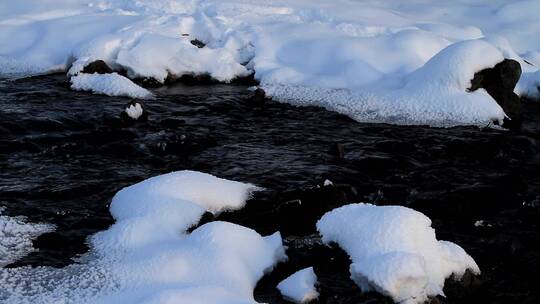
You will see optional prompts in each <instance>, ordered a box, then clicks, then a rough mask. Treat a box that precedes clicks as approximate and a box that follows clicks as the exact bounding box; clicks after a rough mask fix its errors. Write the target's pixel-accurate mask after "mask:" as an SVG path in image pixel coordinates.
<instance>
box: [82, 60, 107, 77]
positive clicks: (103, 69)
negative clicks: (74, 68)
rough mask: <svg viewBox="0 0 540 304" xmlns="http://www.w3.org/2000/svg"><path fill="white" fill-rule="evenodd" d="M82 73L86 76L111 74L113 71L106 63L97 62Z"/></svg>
mask: <svg viewBox="0 0 540 304" xmlns="http://www.w3.org/2000/svg"><path fill="white" fill-rule="evenodd" d="M82 72H83V73H86V74H94V73H98V74H110V73H112V72H113V70H112V69H111V68H110V67H109V66H108V65H107V64H106V63H105V61H103V60H96V61H93V62H91V63H90V64H88V65H87V66H85V67H84V69H83V70H82Z"/></svg>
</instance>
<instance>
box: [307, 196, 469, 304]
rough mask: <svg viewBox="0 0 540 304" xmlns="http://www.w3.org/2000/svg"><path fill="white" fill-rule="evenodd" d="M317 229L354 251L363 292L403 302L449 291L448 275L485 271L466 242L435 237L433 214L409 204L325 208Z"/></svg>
mask: <svg viewBox="0 0 540 304" xmlns="http://www.w3.org/2000/svg"><path fill="white" fill-rule="evenodd" d="M317 230H318V231H319V232H320V233H321V235H322V237H323V238H322V240H323V242H325V243H330V242H335V243H337V244H338V245H339V246H340V247H341V248H343V249H344V250H345V251H346V252H347V253H348V254H349V256H350V257H351V259H352V261H353V263H352V264H351V266H350V272H351V278H352V279H353V280H354V281H355V282H356V284H357V285H358V286H359V287H360V288H361V289H362V290H363V291H377V292H380V293H382V294H384V295H386V296H389V297H391V298H392V299H393V300H394V301H396V302H399V303H423V302H424V301H425V300H427V297H428V296H436V295H444V293H443V286H444V281H445V279H446V278H447V277H449V276H451V275H452V274H454V275H456V276H457V277H459V276H461V275H463V274H464V273H465V271H466V270H467V269H470V270H472V271H473V272H474V273H479V272H480V270H479V268H478V266H477V265H476V263H475V262H474V260H473V259H472V258H471V257H470V256H469V255H468V254H467V253H466V252H465V251H464V250H463V249H462V248H461V247H459V246H458V245H456V244H454V243H451V242H447V241H438V240H437V239H436V237H435V230H434V229H433V228H431V220H430V219H429V218H428V217H426V216H425V215H423V214H422V213H420V212H417V211H414V210H412V209H409V208H406V207H401V206H375V205H370V204H351V205H346V206H343V207H340V208H337V209H334V210H332V211H330V212H328V213H326V214H325V215H324V216H323V217H322V218H321V219H320V220H319V221H318V222H317Z"/></svg>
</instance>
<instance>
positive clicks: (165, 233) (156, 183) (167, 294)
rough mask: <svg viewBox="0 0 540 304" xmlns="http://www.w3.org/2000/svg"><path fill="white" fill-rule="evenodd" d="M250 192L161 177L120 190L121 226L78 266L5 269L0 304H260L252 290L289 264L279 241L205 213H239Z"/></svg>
mask: <svg viewBox="0 0 540 304" xmlns="http://www.w3.org/2000/svg"><path fill="white" fill-rule="evenodd" d="M256 189H257V188H256V187H255V186H253V185H251V184H245V183H240V182H234V181H228V180H224V179H220V178H217V177H214V176H212V175H209V174H204V173H200V172H194V171H179V172H172V173H169V174H165V175H161V176H156V177H153V178H150V179H148V180H145V181H142V182H140V183H138V184H135V185H132V186H130V187H126V188H124V189H122V190H121V191H119V192H118V193H117V194H116V195H115V196H114V198H113V201H112V203H111V207H110V209H111V214H112V215H113V217H114V219H115V220H116V222H115V224H113V225H112V226H111V227H110V228H109V229H108V230H105V231H102V232H99V233H97V234H95V235H93V236H92V237H91V238H90V239H89V244H90V247H91V251H90V252H89V253H88V254H86V255H85V256H84V257H83V258H82V259H81V260H80V261H79V263H77V264H72V265H70V266H67V267H64V268H61V269H56V268H52V267H37V268H25V267H23V268H14V269H0V285H1V286H2V287H3V288H2V289H1V290H0V302H2V303H17V304H19V303H33V304H34V303H110V304H112V303H160V304H162V303H178V301H179V299H181V300H182V301H186V302H189V303H205V304H206V303H225V304H227V303H231V304H233V303H234V304H237V303H255V301H254V299H253V289H254V288H255V285H256V283H257V281H258V280H259V279H260V278H261V277H262V276H263V274H264V273H265V272H268V271H270V270H271V269H272V268H273V266H274V265H275V264H276V263H278V262H279V261H282V260H284V259H286V255H285V252H284V247H283V245H282V240H281V236H280V234H279V232H276V233H274V234H273V235H270V236H266V237H262V236H261V235H259V234H258V233H257V232H256V231H254V230H252V229H249V228H246V227H242V226H239V225H236V224H232V223H227V222H219V221H214V222H210V223H207V224H204V225H202V226H200V227H198V228H196V229H195V230H193V231H192V232H191V233H188V232H187V229H188V228H190V227H191V226H193V225H195V224H196V223H197V222H198V220H199V219H200V217H201V216H202V214H203V213H204V212H206V211H209V212H214V213H217V212H223V211H225V210H234V209H238V208H241V207H242V206H243V205H244V204H245V201H246V200H247V199H248V198H249V195H250V193H251V192H252V191H255V190H256Z"/></svg>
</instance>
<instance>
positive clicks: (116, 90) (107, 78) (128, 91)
mask: <svg viewBox="0 0 540 304" xmlns="http://www.w3.org/2000/svg"><path fill="white" fill-rule="evenodd" d="M71 88H72V89H73V90H77V91H92V92H93V93H96V94H105V95H109V96H128V97H131V98H151V97H152V96H153V95H152V93H150V91H148V90H147V89H144V88H142V87H140V86H138V85H136V84H135V83H133V81H131V80H129V79H128V78H126V77H124V76H122V75H119V74H117V73H112V74H98V73H94V74H82V73H81V74H78V75H76V76H73V77H71Z"/></svg>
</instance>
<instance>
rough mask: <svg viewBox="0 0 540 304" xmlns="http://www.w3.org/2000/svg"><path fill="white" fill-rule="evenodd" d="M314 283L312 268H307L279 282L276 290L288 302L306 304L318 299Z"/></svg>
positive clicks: (315, 279) (314, 276) (314, 277)
mask: <svg viewBox="0 0 540 304" xmlns="http://www.w3.org/2000/svg"><path fill="white" fill-rule="evenodd" d="M316 283H317V276H316V275H315V272H314V271H313V267H308V268H304V269H302V270H299V271H297V272H295V273H293V274H292V275H291V276H289V277H288V278H286V279H285V280H283V281H281V282H280V283H279V284H278V286H277V288H278V289H279V292H281V294H282V295H283V296H284V297H285V298H286V299H288V300H290V301H293V302H295V303H308V302H310V301H312V300H315V299H317V298H318V297H319V293H318V292H317V289H316V288H315V284H316Z"/></svg>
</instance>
